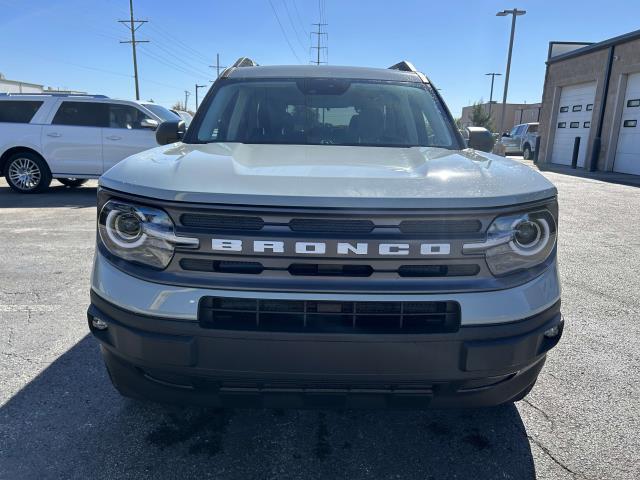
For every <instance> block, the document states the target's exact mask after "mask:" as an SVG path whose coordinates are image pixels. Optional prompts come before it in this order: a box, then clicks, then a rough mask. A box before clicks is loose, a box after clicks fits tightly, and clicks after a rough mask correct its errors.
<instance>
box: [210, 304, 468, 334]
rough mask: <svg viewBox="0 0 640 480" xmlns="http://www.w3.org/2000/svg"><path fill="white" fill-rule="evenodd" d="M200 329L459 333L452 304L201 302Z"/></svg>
mask: <svg viewBox="0 0 640 480" xmlns="http://www.w3.org/2000/svg"><path fill="white" fill-rule="evenodd" d="M198 321H199V323H200V326H201V327H203V328H212V329H219V330H254V331H270V332H309V333H354V334H355V333H387V334H390V333H398V334H403V333H449V332H455V331H457V330H458V329H459V328H460V305H459V304H458V303H457V302H450V301H445V302H342V301H315V300H268V299H257V298H234V297H203V298H202V299H201V300H200V305H199V308H198Z"/></svg>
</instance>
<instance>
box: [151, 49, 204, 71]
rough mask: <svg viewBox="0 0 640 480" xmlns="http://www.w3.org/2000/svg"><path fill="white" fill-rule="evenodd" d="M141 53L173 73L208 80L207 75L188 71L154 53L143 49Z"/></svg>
mask: <svg viewBox="0 0 640 480" xmlns="http://www.w3.org/2000/svg"><path fill="white" fill-rule="evenodd" d="M141 53H143V54H144V55H145V56H148V57H149V58H152V59H153V60H155V61H156V62H158V63H161V64H163V65H164V66H166V67H169V68H171V69H173V70H175V71H178V72H180V73H183V74H185V75H188V76H190V77H196V78H208V75H205V74H202V73H198V72H194V71H192V70H189V69H187V68H185V67H183V66H182V65H178V64H177V63H174V62H172V61H171V60H168V59H166V58H164V57H162V56H159V55H157V54H156V53H155V52H152V51H149V50H147V49H143V50H142V51H141Z"/></svg>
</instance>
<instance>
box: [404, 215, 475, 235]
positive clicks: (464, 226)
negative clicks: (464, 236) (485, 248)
mask: <svg viewBox="0 0 640 480" xmlns="http://www.w3.org/2000/svg"><path fill="white" fill-rule="evenodd" d="M481 228H482V223H481V222H480V221H479V220H473V219H469V220H405V221H403V222H400V231H401V232H402V233H422V234H447V235H449V234H461V233H477V232H479V231H480V229H481Z"/></svg>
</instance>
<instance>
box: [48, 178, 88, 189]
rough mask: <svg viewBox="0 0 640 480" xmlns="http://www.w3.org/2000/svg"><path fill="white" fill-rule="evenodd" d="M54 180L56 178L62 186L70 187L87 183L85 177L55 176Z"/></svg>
mask: <svg viewBox="0 0 640 480" xmlns="http://www.w3.org/2000/svg"><path fill="white" fill-rule="evenodd" d="M56 180H58V181H59V182H60V183H61V184H63V185H64V186H66V187H70V188H76V187H80V186H82V185H84V184H85V183H87V179H86V178H57V179H56Z"/></svg>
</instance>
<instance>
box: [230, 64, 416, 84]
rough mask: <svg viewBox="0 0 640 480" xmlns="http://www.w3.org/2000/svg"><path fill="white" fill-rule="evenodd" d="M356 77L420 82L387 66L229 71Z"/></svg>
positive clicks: (248, 74) (236, 73)
mask: <svg viewBox="0 0 640 480" xmlns="http://www.w3.org/2000/svg"><path fill="white" fill-rule="evenodd" d="M283 77H285V78H286V77H288V78H307V77H313V78H358V79H363V80H395V81H400V82H415V83H420V82H421V80H420V77H419V76H418V75H417V74H415V73H413V72H404V71H401V70H391V69H388V68H368V67H338V66H334V65H277V66H264V67H239V68H234V69H233V70H231V71H230V73H229V78H283Z"/></svg>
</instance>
